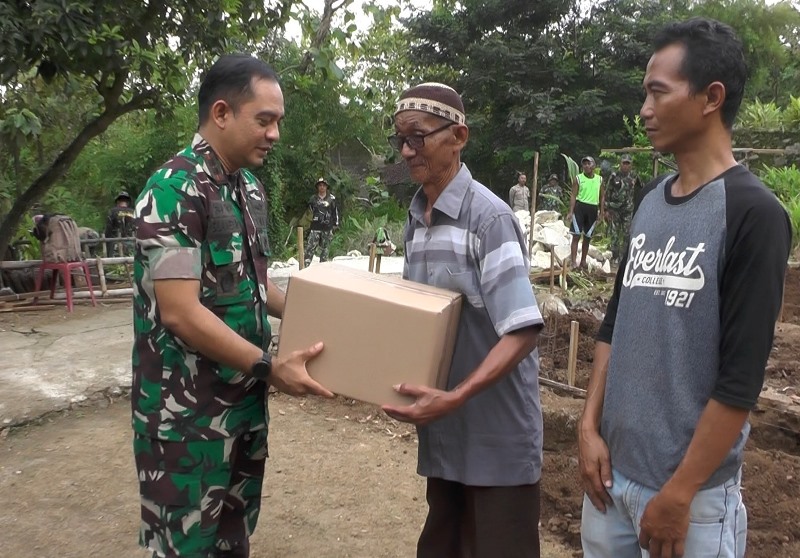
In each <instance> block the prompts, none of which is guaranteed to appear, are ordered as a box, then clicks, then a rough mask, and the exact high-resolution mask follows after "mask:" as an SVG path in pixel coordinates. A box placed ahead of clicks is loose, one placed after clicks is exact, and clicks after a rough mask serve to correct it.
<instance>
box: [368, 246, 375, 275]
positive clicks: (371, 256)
mask: <svg viewBox="0 0 800 558" xmlns="http://www.w3.org/2000/svg"><path fill="white" fill-rule="evenodd" d="M375 255H376V251H375V243H374V242H370V243H369V272H370V273H373V272H374V271H375Z"/></svg>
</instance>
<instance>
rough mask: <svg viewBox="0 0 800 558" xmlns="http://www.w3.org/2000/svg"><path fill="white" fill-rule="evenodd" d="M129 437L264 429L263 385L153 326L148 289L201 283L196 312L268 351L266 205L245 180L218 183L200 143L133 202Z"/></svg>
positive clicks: (219, 171) (216, 165)
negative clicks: (161, 282) (207, 313)
mask: <svg viewBox="0 0 800 558" xmlns="http://www.w3.org/2000/svg"><path fill="white" fill-rule="evenodd" d="M136 220H137V230H136V254H135V256H134V310H133V312H134V346H133V388H132V392H131V405H132V408H133V427H134V430H135V431H136V432H137V433H139V434H143V435H146V436H150V437H153V438H158V439H161V440H168V441H189V440H203V439H213V438H223V437H231V436H237V435H239V434H241V433H244V432H248V431H254V430H260V429H264V428H266V426H267V420H268V419H267V413H266V401H265V395H266V389H267V386H266V384H265V383H264V382H263V381H261V380H257V379H255V378H253V377H251V376H248V375H245V374H242V373H241V372H239V371H237V370H233V369H231V368H228V367H226V366H223V365H220V364H218V363H216V362H214V361H213V360H211V359H209V358H208V357H206V356H205V355H203V354H201V353H199V352H197V351H195V350H193V349H192V348H191V347H189V346H187V345H186V344H185V343H184V342H183V341H181V339H179V338H178V337H176V336H175V335H173V334H172V333H171V332H170V331H169V330H168V329H167V328H166V327H165V326H164V325H163V324H162V323H161V322H160V318H159V312H158V305H157V303H156V299H155V295H154V288H153V282H154V281H155V280H158V279H175V278H180V279H196V280H199V281H200V302H201V303H202V304H203V306H205V307H206V308H208V309H209V310H211V312H213V313H214V314H215V315H216V316H217V317H218V318H219V319H220V320H222V321H223V322H224V323H225V324H226V325H227V326H228V327H230V328H231V329H232V330H234V331H235V332H236V333H238V334H239V335H241V336H242V337H244V338H245V339H247V340H248V341H250V342H251V343H253V344H255V345H257V346H260V347H262V348H264V349H266V348H267V346H268V344H269V340H270V327H269V322H268V321H267V314H266V302H267V290H266V285H267V264H268V262H267V258H268V256H269V242H268V240H267V199H266V194H265V192H264V188H263V187H262V185H261V184H260V183H259V182H258V180H257V179H256V178H255V177H254V176H253V175H252V174H251V173H250V172H248V171H247V170H240V171H237V172H236V173H234V174H232V175H227V174H225V172H224V170H223V167H222V163H221V162H220V160H219V159H218V158H217V156H216V154H215V153H214V151H213V150H212V149H211V147H210V146H209V145H208V143H206V141H205V140H204V139H203V138H202V137H201V136H200V135H199V134H197V135H195V137H194V140H193V141H192V145H191V146H190V147H188V148H186V149H185V150H183V151H182V152H180V153H179V154H177V155H176V156H175V157H173V158H172V159H171V160H169V161H168V162H167V163H165V164H164V166H162V167H161V168H160V169H158V170H157V171H156V172H155V174H153V176H151V177H150V179H149V180H148V182H147V186H146V187H145V189H144V191H143V192H142V194H141V195H140V196H139V199H138V200H137V202H136Z"/></svg>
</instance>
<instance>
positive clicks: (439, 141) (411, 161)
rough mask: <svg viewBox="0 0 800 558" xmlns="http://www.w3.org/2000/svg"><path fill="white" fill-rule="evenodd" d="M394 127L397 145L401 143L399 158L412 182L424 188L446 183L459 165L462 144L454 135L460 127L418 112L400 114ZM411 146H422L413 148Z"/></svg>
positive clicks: (395, 119)
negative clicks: (424, 186) (403, 162)
mask: <svg viewBox="0 0 800 558" xmlns="http://www.w3.org/2000/svg"><path fill="white" fill-rule="evenodd" d="M394 125H395V132H396V134H395V136H396V137H397V140H396V142H402V144H401V145H399V147H400V155H402V157H403V159H405V161H406V164H407V165H408V169H409V171H410V173H411V178H412V180H414V182H418V183H420V184H422V185H428V184H436V183H440V182H444V181H445V177H447V176H449V175H450V174H451V173H452V170H453V167H454V166H457V165H458V164H459V151H460V149H461V144H460V143H459V142H458V140H457V139H456V137H455V135H454V130H455V129H456V127H457V126H458V125H457V124H456V123H455V122H451V123H448V121H447V120H445V119H443V118H441V117H439V116H435V115H433V114H429V113H427V112H419V111H404V112H401V113H399V114H397V115H396V116H395V118H394ZM422 136H424V139H423V138H422ZM420 139H422V141H420ZM410 144H411V145H418V146H419V147H416V148H412V147H411V145H410ZM420 144H421V145H420Z"/></svg>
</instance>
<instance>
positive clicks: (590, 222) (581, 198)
mask: <svg viewBox="0 0 800 558" xmlns="http://www.w3.org/2000/svg"><path fill="white" fill-rule="evenodd" d="M581 166H582V167H583V172H582V173H581V174H579V175H578V176H576V177H575V179H574V180H573V181H572V194H571V195H570V198H569V213H568V214H567V226H568V227H569V232H570V234H571V235H572V246H571V251H570V263H572V264H573V265H574V264H575V260H576V259H577V257H578V244H579V243H580V240H581V236H582V237H583V246H582V247H581V261H580V265H579V267H580V268H581V269H586V268H587V265H586V255H587V254H588V253H589V242H590V241H591V239H592V234H593V233H594V228H595V226H596V225H597V223H598V222H602V219H603V210H604V208H603V204H604V200H603V177H602V176H600V174H599V173H595V162H594V159H593V158H592V157H589V156H586V157H584V158H583V159H581Z"/></svg>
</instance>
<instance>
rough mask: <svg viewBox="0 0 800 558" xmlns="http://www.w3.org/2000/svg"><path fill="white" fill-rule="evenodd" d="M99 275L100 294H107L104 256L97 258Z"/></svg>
mask: <svg viewBox="0 0 800 558" xmlns="http://www.w3.org/2000/svg"><path fill="white" fill-rule="evenodd" d="M96 261H97V277H98V278H99V279H100V296H106V291H108V288H107V287H106V272H105V269H104V268H103V258H100V257H98V258H97V260H96Z"/></svg>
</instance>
